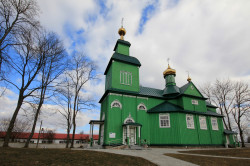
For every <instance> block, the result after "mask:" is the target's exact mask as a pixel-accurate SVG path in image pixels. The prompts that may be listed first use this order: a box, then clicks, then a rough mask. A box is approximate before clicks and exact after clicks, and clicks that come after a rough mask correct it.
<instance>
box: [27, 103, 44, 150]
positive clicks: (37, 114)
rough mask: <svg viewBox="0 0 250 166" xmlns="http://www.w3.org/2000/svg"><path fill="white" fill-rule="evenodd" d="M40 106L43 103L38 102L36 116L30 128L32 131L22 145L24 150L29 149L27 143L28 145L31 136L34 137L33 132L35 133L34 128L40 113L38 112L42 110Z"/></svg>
mask: <svg viewBox="0 0 250 166" xmlns="http://www.w3.org/2000/svg"><path fill="white" fill-rule="evenodd" d="M42 105H43V102H40V103H39V106H38V108H37V110H36V115H35V118H34V122H33V126H32V130H31V133H30V135H29V137H28V139H27V141H26V143H25V145H24V148H28V147H29V143H30V140H31V139H32V137H33V135H34V132H35V128H36V122H37V119H38V116H39V113H40V110H41V108H42Z"/></svg>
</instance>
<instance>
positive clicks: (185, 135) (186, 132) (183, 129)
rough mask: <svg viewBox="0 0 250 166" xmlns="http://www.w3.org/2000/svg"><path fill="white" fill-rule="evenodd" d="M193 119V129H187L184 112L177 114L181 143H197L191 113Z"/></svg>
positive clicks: (195, 124) (195, 129)
mask: <svg viewBox="0 0 250 166" xmlns="http://www.w3.org/2000/svg"><path fill="white" fill-rule="evenodd" d="M193 119H194V129H189V128H187V122H186V114H183V113H180V114H179V124H180V133H181V136H180V139H181V141H180V142H181V144H199V137H198V133H197V123H196V116H195V115H193Z"/></svg>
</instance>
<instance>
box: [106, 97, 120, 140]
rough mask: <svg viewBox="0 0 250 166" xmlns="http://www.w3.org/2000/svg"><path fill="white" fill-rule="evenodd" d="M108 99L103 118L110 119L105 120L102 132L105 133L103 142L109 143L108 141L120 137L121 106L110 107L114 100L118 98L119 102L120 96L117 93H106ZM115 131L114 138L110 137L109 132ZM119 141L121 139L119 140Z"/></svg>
mask: <svg viewBox="0 0 250 166" xmlns="http://www.w3.org/2000/svg"><path fill="white" fill-rule="evenodd" d="M106 98H107V99H108V100H107V101H108V102H107V110H106V117H105V119H110V120H105V126H104V131H105V132H104V133H105V141H104V143H105V144H109V143H111V142H110V141H112V140H113V141H114V140H117V139H119V138H121V137H122V123H121V121H122V109H123V105H122V108H119V107H113V108H111V103H112V102H113V101H114V100H118V101H119V102H121V101H122V96H118V95H108V96H107V97H106ZM111 133H115V137H114V138H110V134H111ZM119 143H121V141H120V142H119Z"/></svg>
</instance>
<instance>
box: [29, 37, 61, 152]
mask: <svg viewBox="0 0 250 166" xmlns="http://www.w3.org/2000/svg"><path fill="white" fill-rule="evenodd" d="M37 52H38V54H40V56H44V57H45V60H44V64H43V66H42V68H41V72H40V77H41V81H40V87H41V88H40V89H38V90H37V91H38V92H37V93H38V94H39V95H38V96H34V97H38V100H37V104H36V106H37V107H36V109H35V116H34V120H33V127H32V131H31V133H30V135H29V137H28V139H27V141H26V143H25V146H24V147H25V148H28V146H29V142H30V140H31V139H32V137H33V135H34V132H35V127H36V123H37V119H38V116H39V114H40V112H41V109H42V105H43V104H44V100H45V97H46V92H47V91H48V90H49V88H50V84H51V83H52V82H53V81H54V80H55V79H56V78H57V77H58V76H59V75H60V74H62V72H63V71H64V70H65V69H66V65H64V64H65V61H66V60H65V57H66V56H65V55H66V54H65V53H64V46H63V44H62V42H61V41H60V40H59V38H58V37H57V35H56V34H54V33H46V32H45V33H44V34H42V36H41V37H40V38H39V44H38V50H37Z"/></svg>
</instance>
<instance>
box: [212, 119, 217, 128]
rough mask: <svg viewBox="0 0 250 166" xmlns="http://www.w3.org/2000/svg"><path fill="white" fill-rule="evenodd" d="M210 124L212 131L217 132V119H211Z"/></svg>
mask: <svg viewBox="0 0 250 166" xmlns="http://www.w3.org/2000/svg"><path fill="white" fill-rule="evenodd" d="M211 124H212V129H213V130H218V123H217V118H211Z"/></svg>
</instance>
